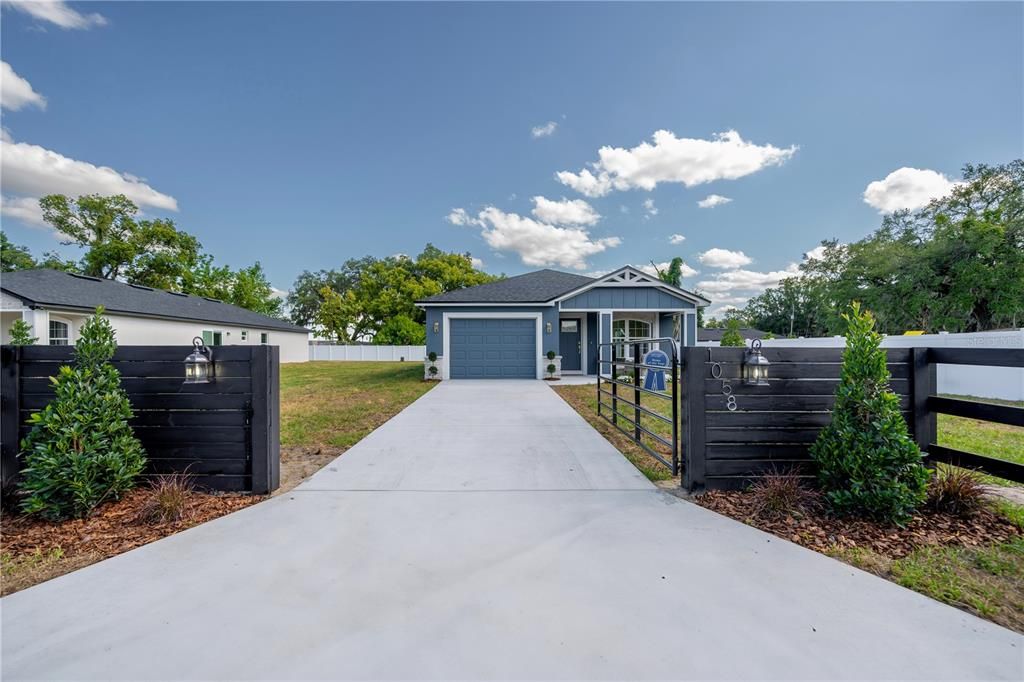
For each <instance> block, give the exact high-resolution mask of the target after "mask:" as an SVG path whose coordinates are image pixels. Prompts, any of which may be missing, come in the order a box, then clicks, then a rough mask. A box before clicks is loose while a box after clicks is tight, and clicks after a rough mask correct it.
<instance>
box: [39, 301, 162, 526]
mask: <svg viewBox="0 0 1024 682" xmlns="http://www.w3.org/2000/svg"><path fill="white" fill-rule="evenodd" d="M102 312H103V309H102V308H98V309H97V310H96V314H95V315H93V316H92V317H91V318H89V320H88V321H87V322H86V323H85V324H84V325H83V326H82V331H81V334H80V338H79V340H78V344H77V345H76V346H75V361H74V366H72V367H69V366H67V365H65V366H62V367H61V368H60V370H58V373H57V376H56V377H51V378H50V381H52V382H53V385H54V392H55V394H56V396H55V397H54V399H53V400H52V401H50V404H49V405H47V406H46V408H44V409H43V410H42V411H41V412H37V413H35V414H33V415H32V417H31V418H30V419H29V423H30V424H32V431H31V432H30V433H29V435H28V436H27V437H26V438H25V439H24V440H23V441H22V442H21V450H22V452H21V456H22V457H23V458H24V461H25V468H24V471H23V474H24V480H23V481H22V483H21V491H22V493H23V494H24V495H25V499H24V500H23V502H22V509H23V510H24V511H25V512H27V513H30V514H31V513H38V514H41V515H42V516H44V517H46V518H48V519H53V520H57V519H63V518H67V517H83V516H85V515H87V514H88V513H89V512H90V511H92V510H93V509H94V508H95V507H96V506H97V505H99V504H100V503H102V502H105V501H107V500H109V499H117V498H118V497H120V496H121V495H122V494H123V493H124V492H126V491H127V490H130V489H131V488H132V487H133V486H134V485H135V479H136V477H137V476H138V475H139V474H140V473H141V472H142V469H143V467H144V466H145V464H146V455H145V453H144V452H143V450H142V445H141V444H140V443H139V441H138V439H137V438H136V437H135V434H134V433H133V432H132V428H131V427H130V426H129V425H128V420H129V419H131V418H132V408H131V405H130V403H129V402H128V395H127V394H126V393H125V392H124V390H122V389H121V375H120V373H119V372H118V371H117V370H116V369H115V368H114V366H113V365H111V364H110V362H109V361H110V358H111V357H112V356H113V354H114V349H115V348H116V347H117V344H116V343H115V341H114V330H113V328H112V327H111V326H110V322H108V321H107V320H106V319H105V318H103V317H102Z"/></svg>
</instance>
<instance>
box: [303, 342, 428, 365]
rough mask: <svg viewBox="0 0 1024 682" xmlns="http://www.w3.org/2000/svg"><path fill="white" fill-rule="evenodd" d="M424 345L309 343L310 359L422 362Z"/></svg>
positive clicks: (425, 351) (424, 352)
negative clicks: (331, 344)
mask: <svg viewBox="0 0 1024 682" xmlns="http://www.w3.org/2000/svg"><path fill="white" fill-rule="evenodd" d="M426 355H427V347H426V346H328V345H311V346H310V347H309V359H310V360H347V361H358V360H377V361H393V362H399V361H401V360H404V361H405V362H423V358H424V357H426Z"/></svg>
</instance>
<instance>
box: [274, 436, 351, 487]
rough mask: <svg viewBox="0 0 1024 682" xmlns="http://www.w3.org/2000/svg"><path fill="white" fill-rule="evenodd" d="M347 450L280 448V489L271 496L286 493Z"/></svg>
mask: <svg viewBox="0 0 1024 682" xmlns="http://www.w3.org/2000/svg"><path fill="white" fill-rule="evenodd" d="M347 449H348V448H342V447H335V446H332V445H289V446H285V447H282V448H281V487H280V488H278V489H277V490H275V491H274V492H273V495H280V494H281V493H286V492H288V491H289V490H291V489H292V488H294V487H295V486H297V485H298V484H300V483H302V482H303V481H305V480H306V479H307V478H309V477H310V476H312V475H313V474H315V473H316V472H318V471H320V470H321V469H323V468H324V467H325V466H327V465H328V464H329V463H330V462H332V461H333V460H334V459H335V458H336V457H337V456H338V455H340V454H341V453H343V452H345V450H347Z"/></svg>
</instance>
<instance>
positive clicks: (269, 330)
mask: <svg viewBox="0 0 1024 682" xmlns="http://www.w3.org/2000/svg"><path fill="white" fill-rule="evenodd" d="M97 306H103V307H104V308H105V309H106V316H107V318H108V319H109V320H110V322H111V324H112V325H113V326H114V330H115V331H116V332H117V343H118V344H119V345H122V346H188V345H190V344H191V343H192V339H193V338H194V337H196V336H200V337H202V338H203V339H204V341H205V342H206V344H207V345H209V346H220V345H232V346H239V345H241V346H246V345H258V344H268V345H272V346H278V347H280V349H281V362H306V361H307V360H309V330H308V329H305V328H303V327H299V326H297V325H294V324H291V323H290V322H285V321H284V320H279V319H276V318H273V317H267V316H266V315H261V314H259V313H255V312H253V311H251V310H246V309H245V308H240V307H238V306H235V305H231V304H229V303H224V302H223V301H218V300H216V299H213V298H205V297H202V296H191V295H188V294H179V293H174V292H170V291H163V290H161V289H153V288H150V287H144V286H139V285H135V284H125V283H123V282H117V281H114V280H110V279H101V278H99V277H88V276H85V275H73V274H69V273H66V272H60V271H58V270H49V269H38V270H22V271H19V272H7V273H4V274H3V275H0V337H2V339H0V340H2V342H3V343H9V342H10V339H11V325H12V324H14V321H15V320H17V319H23V320H25V321H26V322H27V323H28V324H29V325H30V326H31V327H32V335H33V336H35V337H37V338H38V341H36V343H37V344H43V345H46V344H49V345H54V346H60V345H69V344H74V343H75V340H76V339H77V338H78V331H79V329H80V328H81V325H82V323H83V322H84V321H85V320H86V319H87V318H88V317H89V315H91V314H92V313H93V311H95V309H96V307H97Z"/></svg>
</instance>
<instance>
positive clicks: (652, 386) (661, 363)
mask: <svg viewBox="0 0 1024 682" xmlns="http://www.w3.org/2000/svg"><path fill="white" fill-rule="evenodd" d="M644 364H645V365H651V366H652V367H648V368H647V376H645V377H644V388H646V389H647V390H648V391H664V390H665V370H663V369H653V367H668V353H666V352H665V351H663V350H658V349H657V348H655V349H654V350H652V351H648V353H647V355H645V356H644Z"/></svg>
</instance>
